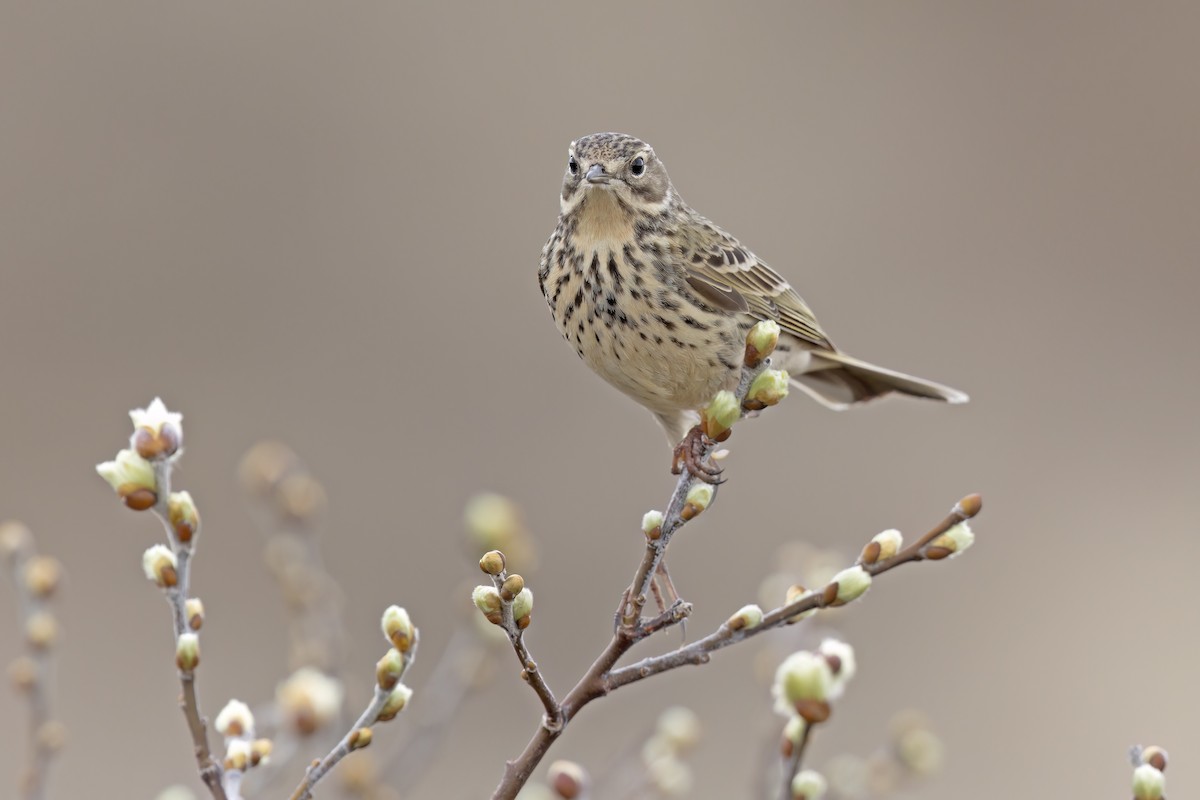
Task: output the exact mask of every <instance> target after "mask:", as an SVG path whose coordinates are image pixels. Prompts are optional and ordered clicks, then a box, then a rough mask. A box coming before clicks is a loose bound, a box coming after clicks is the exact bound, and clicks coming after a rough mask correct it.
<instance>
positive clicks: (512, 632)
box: [492, 570, 563, 731]
mask: <svg viewBox="0 0 1200 800" xmlns="http://www.w3.org/2000/svg"><path fill="white" fill-rule="evenodd" d="M507 578H508V573H507V572H506V571H504V570H501V571H500V573H499V574H498V575H493V576H492V583H493V584H494V585H495V587H496V591H497V592H500V591H502V589H503V587H504V583H505V581H506V579H507ZM521 585H522V587H524V582H522V584H521ZM500 615H501V616H500V627H501V628H503V629H504V632H505V633H506V634H508V641H509V642H511V643H512V647H513V652H514V653H516V656H517V661H518V662H519V663H520V665H521V678H522V680H524V681H525V682H526V683H528V684H529V685H530V687H531V688H532V689H533V692H534V694H536V695H537V696H538V699H539V700H541V701H542V708H544V709H545V715H544V716H543V717H542V725H543V726H544V727H546V728H549V729H551V730H555V731H557V730H561V729H562V726H563V718H562V708H561V707H560V706H559V704H558V700H556V699H555V697H554V691H553V690H552V689H551V688H550V684H548V683H546V678H545V676H543V675H542V671H541V669H539V668H538V665H537V662H536V661H534V660H533V654H532V653H530V652H529V645H527V644H525V631H524V629H523V628H522V627H521V626H520V625H518V624H517V620H516V619H514V618H513V601H512V600H504V599H503V597H502V598H501V604H500Z"/></svg>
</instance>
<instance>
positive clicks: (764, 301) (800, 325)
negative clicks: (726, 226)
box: [681, 215, 835, 350]
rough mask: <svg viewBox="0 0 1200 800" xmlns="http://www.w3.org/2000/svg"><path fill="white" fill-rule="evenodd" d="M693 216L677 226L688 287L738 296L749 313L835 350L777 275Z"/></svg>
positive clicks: (712, 226)
mask: <svg viewBox="0 0 1200 800" xmlns="http://www.w3.org/2000/svg"><path fill="white" fill-rule="evenodd" d="M693 220H694V223H693V224H691V225H687V226H685V229H684V230H682V231H681V233H682V234H683V241H684V247H685V248H686V252H685V253H683V255H684V258H683V259H682V263H683V264H684V265H685V267H686V270H687V273H688V282H689V283H690V284H692V286H693V287H694V286H695V285H696V283H697V282H698V283H701V284H704V285H706V288H707V287H715V288H716V290H719V291H720V292H722V293H725V295H726V296H733V295H736V296H740V297H741V299H742V300H743V303H740V304H738V305H743V304H744V306H745V307H746V308H745V310H748V311H749V313H750V314H752V315H754V316H756V317H758V318H760V319H773V320H775V321H776V322H778V323H779V326H780V327H781V328H783V329H784V330H786V331H788V332H789V333H791V334H793V335H794V336H798V337H799V338H801V339H803V340H805V341H807V342H810V343H812V344H814V345H816V346H817V347H824V348H828V349H830V350H833V349H835V348H834V346H833V342H831V341H829V337H828V336H826V335H825V332H824V331H823V330H821V325H820V323H819V322H817V318H816V316H815V315H814V314H813V312H812V309H810V308H809V307H808V304H807V303H805V302H804V299H803V298H801V297H800V295H799V294H797V293H796V290H795V289H793V288H792V285H791V284H790V283H788V282H787V281H786V280H785V279H784V277H783V276H782V275H780V274H779V273H778V272H776V271H775V270H773V269H771V268H770V267H769V266H767V264H766V263H764V262H763V261H762V260H760V259H759V258H758V257H757V256H756V255H754V253H752V252H750V251H749V250H748V249H746V248H745V247H743V246H742V245H741V244H740V243H739V242H738V240H737V239H735V238H733V237H732V236H730V235H729V234H728V233H726V232H725V231H723V230H721V229H720V228H718V227H717V226H716V225H713V224H712V223H711V222H709V221H708V220H706V219H704V218H703V217H701V216H699V215H696V216H695V217H693ZM708 291H709V292H712V291H713V289H712V288H709V289H708ZM721 307H722V308H726V307H727V306H726V305H724V304H722V305H721ZM727 310H728V309H727Z"/></svg>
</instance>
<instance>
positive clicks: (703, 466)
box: [671, 425, 724, 484]
mask: <svg viewBox="0 0 1200 800" xmlns="http://www.w3.org/2000/svg"><path fill="white" fill-rule="evenodd" d="M715 445H716V442H714V441H713V440H712V439H710V438H708V436H707V435H705V433H704V431H703V430H701V429H700V426H699V425H697V426H695V427H694V428H692V429H691V430H690V431H688V432H687V436H684V437H683V441H682V442H680V443H679V444H678V445H677V446H676V447H675V457H674V458H673V459H672V460H671V474H672V475H678V474H679V473H681V472H682V471H683V470H684V469H685V468H686V469H687V471H688V473H690V474H691V475H694V476H696V478H697V479H698V480H701V481H703V482H704V483H711V484H719V483H723V481H722V480H721V473H722V472H723V471H724V470H722V468H721V467H719V466H717V465H716V464H713V463H712V462H711V461H710V460H709V452H710V451H711V449H712V448H713V446H715Z"/></svg>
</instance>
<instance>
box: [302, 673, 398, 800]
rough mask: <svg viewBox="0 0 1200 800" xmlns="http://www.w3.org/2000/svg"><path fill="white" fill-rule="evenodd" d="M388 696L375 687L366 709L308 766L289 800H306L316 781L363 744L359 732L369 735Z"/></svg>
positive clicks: (381, 689)
mask: <svg viewBox="0 0 1200 800" xmlns="http://www.w3.org/2000/svg"><path fill="white" fill-rule="evenodd" d="M390 696H391V692H390V691H388V690H387V689H384V688H382V687H380V686H376V687H375V696H374V697H372V698H371V702H370V703H369V704H368V705H367V708H366V710H365V711H363V713H362V714H361V715H360V716H359V718H358V720H357V721H356V722H355V723H354V725H353V726H352V727H351V728H350V731H349V732H348V733H347V734H346V735H345V736H343V737H342V740H341V741H340V742H338V743H337V745H336V746H335V747H334V748H333V749H332V750H330V751H329V754H328V755H326V756H325V757H324V758H323V759H321V760H320V761H318V762H317V763H316V764H314V765H313V766H311V767H309V768H308V770H307V772H306V773H305V775H304V779H303V780H302V781H300V785H299V786H297V787H296V791H294V792H292V796H291V800H308V798H310V797H312V790H313V787H315V786H316V785H317V782H318V781H320V780H321V778H323V777H325V775H326V774H327V773H328V772H329V771H330V770H331V769H333V768H334V767H335V766H337V763H338V762H339V761H341V760H342V759H343V758H345V757H346V756H348V755H350V752H351V751H352V750H357V749H359V748H360V747H361V746H363V745H361V744H360V742H361V739H362V733H361V732H362V731H363V730H366V731H368V736H369V735H370V734H369V732H370V730H371V729H370V727H369V726H370V725H372V724H374V723H375V720H377V719H378V718H379V712H380V711H382V710H383V707H384V706H385V705H386V704H387V701H388V698H389V697H390Z"/></svg>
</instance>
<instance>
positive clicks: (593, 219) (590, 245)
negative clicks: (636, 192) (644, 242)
mask: <svg viewBox="0 0 1200 800" xmlns="http://www.w3.org/2000/svg"><path fill="white" fill-rule="evenodd" d="M575 213H576V214H578V215H579V226H578V227H577V228H576V229H575V237H576V239H575V241H576V246H577V247H579V249H581V250H584V251H597V250H619V249H620V248H621V247H622V246H623V245H624V244H625V243H627V242H630V241H632V240H633V215H632V214H631V213H629V211H627V210H626V209H624V208H622V207H621V204H620V203H618V202H617V198H616V195H615V194H614V193H613V192H612V191H610V190H608V189H600V188H595V189H588V190H587V195H585V199H584V200H583V202H582V205H581V206H580V207H577V208H576V210H575Z"/></svg>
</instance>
